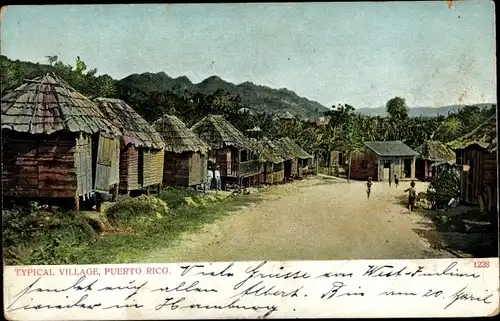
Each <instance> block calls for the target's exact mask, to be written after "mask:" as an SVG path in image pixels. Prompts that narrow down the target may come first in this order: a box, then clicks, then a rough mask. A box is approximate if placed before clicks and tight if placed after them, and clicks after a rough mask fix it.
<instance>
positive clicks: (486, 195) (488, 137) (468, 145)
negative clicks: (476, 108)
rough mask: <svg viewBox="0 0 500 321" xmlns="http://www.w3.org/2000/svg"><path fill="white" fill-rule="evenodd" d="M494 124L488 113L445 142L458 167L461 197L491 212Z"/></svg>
mask: <svg viewBox="0 0 500 321" xmlns="http://www.w3.org/2000/svg"><path fill="white" fill-rule="evenodd" d="M497 139H498V138H497V124H496V116H495V115H494V116H492V117H490V118H489V119H488V120H487V121H485V122H484V123H483V124H481V125H480V126H479V127H478V128H476V129H475V130H473V131H472V132H470V133H468V134H467V135H465V136H463V137H461V138H459V139H457V140H455V141H452V142H450V143H449V144H448V146H449V147H450V148H452V149H453V150H454V151H455V155H456V165H457V166H458V167H459V168H460V185H461V186H460V192H461V200H462V201H464V202H465V203H468V204H475V205H481V206H483V207H484V208H485V209H487V210H489V211H491V212H494V211H496V208H497V207H496V204H497V186H498V185H497Z"/></svg>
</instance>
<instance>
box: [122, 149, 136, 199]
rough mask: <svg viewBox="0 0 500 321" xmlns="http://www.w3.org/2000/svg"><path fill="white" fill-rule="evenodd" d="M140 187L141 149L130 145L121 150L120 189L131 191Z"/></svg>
mask: <svg viewBox="0 0 500 321" xmlns="http://www.w3.org/2000/svg"><path fill="white" fill-rule="evenodd" d="M139 188H140V185H139V150H138V149H137V148H135V147H134V146H131V145H129V146H127V147H125V148H124V149H122V150H121V151H120V185H119V189H120V191H122V192H129V191H133V190H137V189H139Z"/></svg>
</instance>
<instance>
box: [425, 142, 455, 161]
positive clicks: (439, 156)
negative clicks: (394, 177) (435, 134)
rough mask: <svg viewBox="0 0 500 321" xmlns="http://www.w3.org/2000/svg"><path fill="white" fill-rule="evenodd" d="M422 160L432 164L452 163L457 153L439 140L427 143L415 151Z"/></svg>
mask: <svg viewBox="0 0 500 321" xmlns="http://www.w3.org/2000/svg"><path fill="white" fill-rule="evenodd" d="M415 151H416V152H417V153H419V154H420V158H421V159H424V160H428V161H431V162H442V161H450V160H454V159H455V153H454V152H453V150H452V149H451V148H449V147H448V146H446V145H445V144H443V143H441V142H440V141H437V140H428V141H425V142H424V143H423V144H422V145H420V146H419V147H417V148H416V149H415Z"/></svg>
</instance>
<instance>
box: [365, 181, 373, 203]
mask: <svg viewBox="0 0 500 321" xmlns="http://www.w3.org/2000/svg"><path fill="white" fill-rule="evenodd" d="M372 185H373V183H372V178H371V177H368V181H367V182H366V195H367V196H368V198H370V193H371V191H372Z"/></svg>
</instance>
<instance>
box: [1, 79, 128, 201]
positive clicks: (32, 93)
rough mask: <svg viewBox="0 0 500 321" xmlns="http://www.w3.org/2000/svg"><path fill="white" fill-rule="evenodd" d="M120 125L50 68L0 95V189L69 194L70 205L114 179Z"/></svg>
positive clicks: (24, 194) (109, 186)
mask: <svg viewBox="0 0 500 321" xmlns="http://www.w3.org/2000/svg"><path fill="white" fill-rule="evenodd" d="M119 136H120V131H119V129H117V128H116V127H115V126H113V124H112V123H111V122H110V121H109V120H108V119H107V118H106V117H105V115H104V114H103V113H102V112H101V111H100V110H99V108H97V107H96V105H95V104H94V103H92V101H91V100H90V99H88V98H87V97H85V96H83V95H82V94H80V93H78V92H77V91H76V90H75V89H73V88H72V87H71V86H69V85H68V84H67V83H66V82H65V81H64V80H62V79H61V78H59V77H58V76H56V75H55V74H53V73H49V74H46V75H45V76H42V77H38V78H35V79H32V80H27V81H26V82H25V83H24V84H23V85H21V86H20V87H18V88H16V89H14V90H12V91H10V92H9V93H7V94H6V95H5V96H3V97H2V154H3V155H2V156H3V164H2V165H3V171H2V183H3V188H2V192H3V195H4V196H7V197H15V198H35V199H39V198H58V199H59V198H72V199H74V201H75V205H76V209H77V210H78V209H80V202H81V201H86V200H87V199H89V198H90V197H91V196H92V195H94V192H104V193H109V192H110V191H111V190H113V186H116V185H117V184H118V166H119V164H118V153H117V146H118V139H117V137H119Z"/></svg>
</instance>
